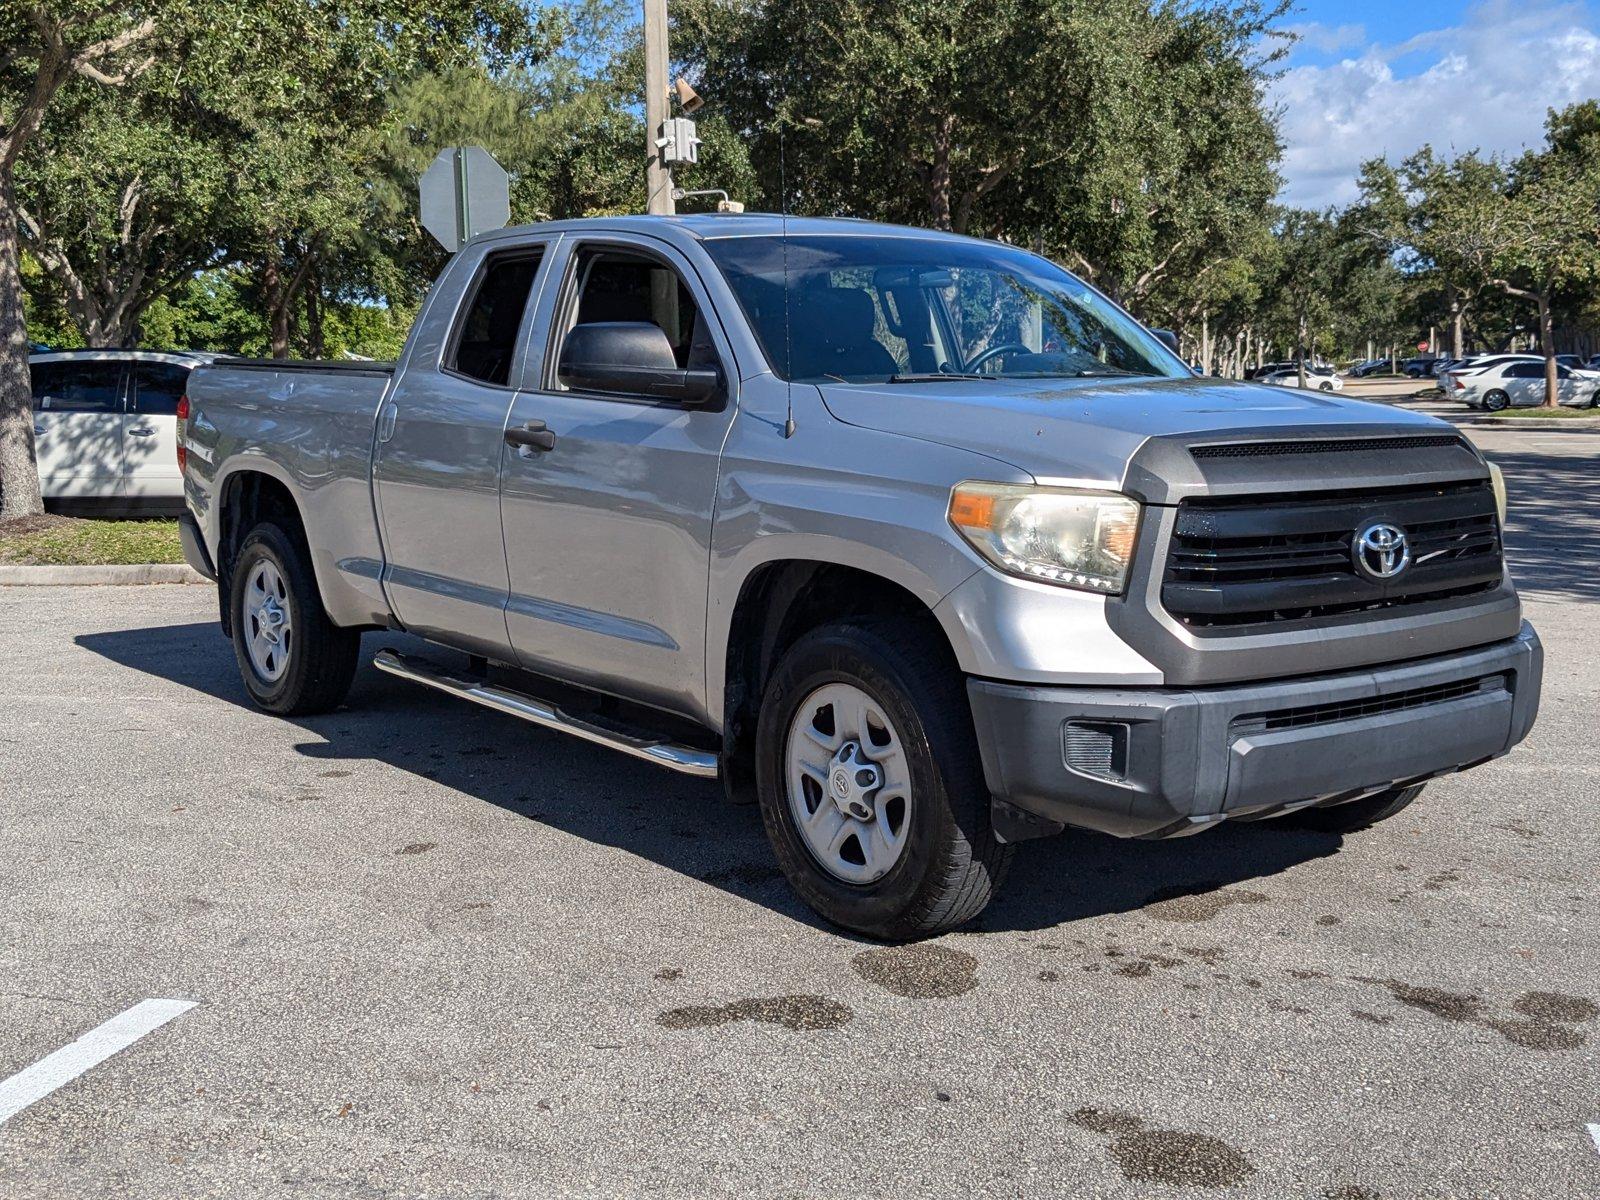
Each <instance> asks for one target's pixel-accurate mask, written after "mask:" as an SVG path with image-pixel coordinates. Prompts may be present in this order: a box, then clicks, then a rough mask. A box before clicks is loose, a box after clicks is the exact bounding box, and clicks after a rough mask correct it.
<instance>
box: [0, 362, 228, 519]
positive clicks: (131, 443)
mask: <svg viewBox="0 0 1600 1200" xmlns="http://www.w3.org/2000/svg"><path fill="white" fill-rule="evenodd" d="M211 357H212V356H210V355H204V354H168V353H163V352H159V351H152V350H59V351H52V352H49V353H45V354H34V355H31V356H29V359H28V373H29V375H30V376H31V377H32V383H33V442H34V447H35V452H36V454H37V457H38V461H39V486H40V490H41V491H42V493H43V495H44V498H45V500H46V501H47V502H49V503H50V504H51V507H54V508H68V507H70V508H79V509H88V508H92V509H95V510H100V511H119V512H122V511H129V512H132V511H172V512H177V511H179V510H181V509H182V508H183V476H182V474H181V473H180V472H179V470H178V418H177V412H178V400H179V398H180V397H181V396H182V395H183V394H184V388H185V387H186V386H187V384H188V380H189V372H191V371H192V370H194V368H195V367H197V366H199V365H200V364H201V363H203V362H207V361H209V360H210V358H211Z"/></svg>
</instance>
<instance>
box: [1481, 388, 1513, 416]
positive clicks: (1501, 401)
mask: <svg viewBox="0 0 1600 1200" xmlns="http://www.w3.org/2000/svg"><path fill="white" fill-rule="evenodd" d="M1510 404H1511V397H1510V396H1508V395H1506V394H1505V393H1504V392H1502V391H1501V390H1500V389H1499V388H1495V390H1494V391H1492V392H1490V393H1488V394H1487V395H1486V396H1484V398H1483V406H1484V408H1486V409H1488V410H1489V411H1490V412H1499V411H1501V410H1502V409H1504V408H1507V407H1509V406H1510Z"/></svg>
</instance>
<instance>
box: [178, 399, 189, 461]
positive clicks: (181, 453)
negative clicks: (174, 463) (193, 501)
mask: <svg viewBox="0 0 1600 1200" xmlns="http://www.w3.org/2000/svg"><path fill="white" fill-rule="evenodd" d="M188 437H189V397H187V396H179V397H178V474H180V475H181V474H183V472H184V471H185V470H187V469H188V466H189V448H188V447H187V446H185V445H184V442H185V441H186V440H187V439H188Z"/></svg>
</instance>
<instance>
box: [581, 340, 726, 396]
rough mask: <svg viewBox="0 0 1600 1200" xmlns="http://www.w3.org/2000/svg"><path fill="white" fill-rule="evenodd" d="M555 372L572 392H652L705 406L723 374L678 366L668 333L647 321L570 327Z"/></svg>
mask: <svg viewBox="0 0 1600 1200" xmlns="http://www.w3.org/2000/svg"><path fill="white" fill-rule="evenodd" d="M556 376H557V378H559V379H560V380H561V382H562V384H564V385H565V386H567V387H569V388H572V389H573V390H574V391H580V392H613V393H617V394H619V395H624V396H652V397H656V398H659V399H662V400H675V401H677V402H678V403H679V404H694V405H700V404H708V403H710V402H711V401H713V400H715V399H716V398H717V397H718V396H720V395H721V394H722V372H721V371H718V370H717V369H716V368H714V367H706V368H687V369H686V368H684V367H680V366H679V365H678V360H677V356H676V355H674V354H673V352H672V343H671V342H669V341H667V335H666V334H665V333H663V332H662V331H661V328H660V326H658V325H654V324H652V323H651V322H649V321H589V322H585V323H584V324H582V325H576V326H574V327H573V329H572V332H571V333H569V334H567V339H566V342H565V343H564V344H563V345H562V347H561V361H560V363H559V364H558V366H557V368H556Z"/></svg>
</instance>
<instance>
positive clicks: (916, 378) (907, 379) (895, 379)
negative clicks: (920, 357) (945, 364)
mask: <svg viewBox="0 0 1600 1200" xmlns="http://www.w3.org/2000/svg"><path fill="white" fill-rule="evenodd" d="M993 378H995V376H993V375H976V374H963V373H962V372H960V371H924V372H920V373H918V372H912V373H910V374H906V375H891V376H889V378H888V380H887V382H889V383H940V382H943V381H944V380H946V379H993Z"/></svg>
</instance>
